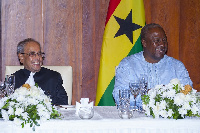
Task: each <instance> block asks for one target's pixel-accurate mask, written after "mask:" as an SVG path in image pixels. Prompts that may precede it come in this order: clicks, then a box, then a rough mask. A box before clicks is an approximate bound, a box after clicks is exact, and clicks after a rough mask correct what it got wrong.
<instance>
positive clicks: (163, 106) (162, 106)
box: [160, 100, 167, 110]
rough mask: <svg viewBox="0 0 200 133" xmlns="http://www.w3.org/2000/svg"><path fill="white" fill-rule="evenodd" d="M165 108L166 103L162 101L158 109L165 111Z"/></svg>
mask: <svg viewBox="0 0 200 133" xmlns="http://www.w3.org/2000/svg"><path fill="white" fill-rule="evenodd" d="M166 106H167V103H166V101H165V100H162V101H161V102H160V109H161V110H163V109H166Z"/></svg>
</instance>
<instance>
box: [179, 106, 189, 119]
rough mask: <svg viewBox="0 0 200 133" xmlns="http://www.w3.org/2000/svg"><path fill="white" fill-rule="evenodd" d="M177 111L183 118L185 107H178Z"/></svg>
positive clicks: (185, 112) (185, 111)
mask: <svg viewBox="0 0 200 133" xmlns="http://www.w3.org/2000/svg"><path fill="white" fill-rule="evenodd" d="M178 111H179V114H181V116H182V117H183V118H184V116H185V115H186V114H187V110H186V109H183V108H179V109H178Z"/></svg>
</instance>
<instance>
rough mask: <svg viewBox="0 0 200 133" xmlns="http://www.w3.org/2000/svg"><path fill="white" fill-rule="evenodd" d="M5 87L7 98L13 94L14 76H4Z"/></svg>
mask: <svg viewBox="0 0 200 133" xmlns="http://www.w3.org/2000/svg"><path fill="white" fill-rule="evenodd" d="M5 85H6V93H7V95H8V96H10V95H11V94H13V93H14V91H15V90H14V88H15V76H14V75H6V77H5Z"/></svg>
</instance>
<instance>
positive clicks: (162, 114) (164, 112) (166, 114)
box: [159, 110, 168, 118]
mask: <svg viewBox="0 0 200 133" xmlns="http://www.w3.org/2000/svg"><path fill="white" fill-rule="evenodd" d="M159 115H160V116H162V117H164V118H167V117H168V113H167V111H166V110H161V111H160V112H159Z"/></svg>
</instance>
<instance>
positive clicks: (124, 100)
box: [118, 89, 133, 119]
mask: <svg viewBox="0 0 200 133" xmlns="http://www.w3.org/2000/svg"><path fill="white" fill-rule="evenodd" d="M118 114H119V117H120V118H122V119H130V118H131V117H132V116H133V115H132V111H131V110H130V90H127V89H122V90H119V105H118Z"/></svg>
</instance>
